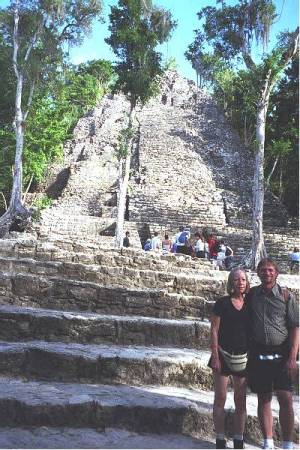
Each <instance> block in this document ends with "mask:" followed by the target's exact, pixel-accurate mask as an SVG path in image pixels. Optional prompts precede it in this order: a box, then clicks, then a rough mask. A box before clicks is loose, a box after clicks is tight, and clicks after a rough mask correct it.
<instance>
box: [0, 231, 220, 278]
mask: <svg viewBox="0 0 300 450" xmlns="http://www.w3.org/2000/svg"><path fill="white" fill-rule="evenodd" d="M0 255H1V256H2V257H18V258H34V259H36V260H47V261H70V262H78V263H84V264H101V265H106V266H122V267H123V266H126V267H132V268H141V269H142V268H143V269H155V270H166V269H167V268H168V267H174V268H175V267H177V268H178V269H180V271H184V270H185V269H187V270H193V269H195V270H198V271H201V270H203V269H209V268H211V264H210V262H209V261H207V260H202V259H198V258H194V259H192V258H191V257H189V256H186V255H181V254H176V255H174V254H168V255H161V254H158V253H155V252H144V251H143V250H142V249H139V250H138V249H133V248H128V249H125V248H123V249H122V250H121V251H120V250H116V249H112V248H105V247H104V248H103V247H99V245H97V244H95V243H92V242H87V241H73V240H71V239H67V238H61V239H58V238H57V239H52V240H51V239H50V238H49V239H47V240H42V239H36V238H29V239H24V240H21V241H20V240H17V239H3V240H2V241H0Z"/></svg>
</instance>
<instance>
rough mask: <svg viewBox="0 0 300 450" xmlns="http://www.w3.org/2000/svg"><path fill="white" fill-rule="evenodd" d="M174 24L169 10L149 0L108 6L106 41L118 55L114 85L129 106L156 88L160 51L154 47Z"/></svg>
mask: <svg viewBox="0 0 300 450" xmlns="http://www.w3.org/2000/svg"><path fill="white" fill-rule="evenodd" d="M174 26H175V22H173V21H172V19H171V15H170V13H169V12H168V11H164V10H162V9H161V8H153V6H152V2H150V3H149V2H148V3H146V2H145V1H143V0H119V2H118V6H112V7H111V13H110V26H109V30H110V32H111V35H110V37H109V38H107V39H105V41H106V42H107V43H108V44H109V45H110V46H111V47H112V50H113V52H114V54H115V55H116V58H117V62H116V64H115V70H116V73H117V75H118V79H117V83H116V88H117V89H119V90H121V91H122V92H124V93H125V94H126V95H128V96H129V99H130V102H131V105H132V108H134V107H135V105H136V103H137V102H138V101H140V102H141V103H145V102H146V101H147V100H148V99H149V98H151V97H152V96H153V95H154V94H155V93H156V92H157V85H158V80H157V76H158V75H160V74H161V73H162V66H161V54H160V53H158V52H156V51H155V50H154V49H155V47H156V46H157V45H158V44H160V43H162V42H164V41H165V40H167V39H168V38H169V36H170V33H171V31H172V29H173V28H174Z"/></svg>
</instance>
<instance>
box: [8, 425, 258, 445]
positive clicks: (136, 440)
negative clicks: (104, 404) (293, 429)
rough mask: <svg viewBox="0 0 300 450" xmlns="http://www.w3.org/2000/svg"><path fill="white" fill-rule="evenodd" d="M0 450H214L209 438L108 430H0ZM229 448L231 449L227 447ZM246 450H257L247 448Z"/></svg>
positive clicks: (115, 429)
mask: <svg viewBox="0 0 300 450" xmlns="http://www.w3.org/2000/svg"><path fill="white" fill-rule="evenodd" d="M0 448H3V449H4V448H5V449H16V448H24V449H41V448H43V449H45V448H47V449H48V448H49V449H54V448H60V449H74V448H78V449H83V448H86V449H89V448H95V449H97V448H98V449H109V448H111V449H150V448H152V449H158V448H163V449H174V448H176V449H199V448H202V449H208V448H215V443H214V440H213V439H212V438H209V437H207V438H204V437H203V438H199V439H196V438H192V437H189V436H183V435H180V434H165V433H164V434H154V433H153V434H149V433H135V432H133V431H127V430H124V429H120V428H107V429H105V431H103V432H102V433H101V432H100V431H97V429H93V428H68V427H60V428H59V427H39V428H38V427H26V428H8V427H2V428H0ZM229 448H230V447H229ZM247 448H258V447H255V446H253V445H251V446H249V445H247Z"/></svg>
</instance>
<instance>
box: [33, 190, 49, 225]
mask: <svg viewBox="0 0 300 450" xmlns="http://www.w3.org/2000/svg"><path fill="white" fill-rule="evenodd" d="M52 202H53V199H52V198H50V197H48V196H47V195H46V194H44V195H43V196H41V197H37V198H36V199H35V200H34V201H33V203H32V205H31V206H33V207H34V212H33V215H32V218H33V220H34V221H39V220H40V218H41V212H42V210H43V209H46V208H49V207H50V206H51V205H52Z"/></svg>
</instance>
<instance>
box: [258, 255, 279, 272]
mask: <svg viewBox="0 0 300 450" xmlns="http://www.w3.org/2000/svg"><path fill="white" fill-rule="evenodd" d="M266 264H269V265H271V266H273V267H274V269H275V270H276V272H277V273H279V267H278V264H277V262H275V261H274V260H273V259H272V258H263V259H261V260H260V261H259V263H258V265H257V269H256V272H257V273H258V272H259V271H260V269H261V268H262V267H263V266H265V265H266Z"/></svg>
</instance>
